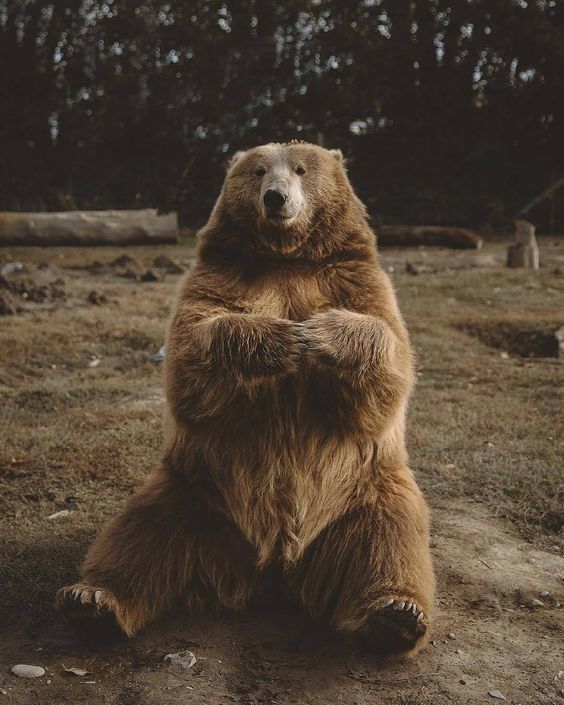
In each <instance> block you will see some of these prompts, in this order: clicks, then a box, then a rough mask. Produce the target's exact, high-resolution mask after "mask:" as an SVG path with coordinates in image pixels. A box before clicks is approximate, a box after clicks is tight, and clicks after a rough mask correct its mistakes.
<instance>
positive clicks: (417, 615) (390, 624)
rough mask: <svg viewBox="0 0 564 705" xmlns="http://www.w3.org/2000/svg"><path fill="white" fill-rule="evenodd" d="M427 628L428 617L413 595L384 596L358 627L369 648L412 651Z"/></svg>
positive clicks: (391, 651)
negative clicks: (403, 596) (406, 596)
mask: <svg viewBox="0 0 564 705" xmlns="http://www.w3.org/2000/svg"><path fill="white" fill-rule="evenodd" d="M379 602H380V601H379ZM426 632H427V617H426V615H425V613H424V611H423V609H422V608H421V607H420V606H419V605H418V604H417V602H415V601H414V600H413V599H412V598H411V599H410V598H389V599H387V600H384V601H383V602H382V603H381V604H380V605H379V606H378V607H375V609H374V610H373V611H371V613H370V614H369V616H368V618H367V620H366V622H365V624H364V625H363V627H362V628H361V629H360V634H361V637H362V639H363V641H364V642H365V644H366V646H367V647H368V648H370V649H371V650H373V651H377V652H380V653H388V654H391V653H404V654H406V653H409V652H412V651H413V650H414V649H416V648H417V647H419V646H420V645H422V643H423V641H424V637H425V634H426Z"/></svg>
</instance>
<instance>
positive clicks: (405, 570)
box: [290, 472, 435, 654]
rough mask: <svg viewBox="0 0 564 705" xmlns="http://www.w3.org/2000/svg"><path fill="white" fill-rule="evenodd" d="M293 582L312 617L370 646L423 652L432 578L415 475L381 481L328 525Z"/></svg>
mask: <svg viewBox="0 0 564 705" xmlns="http://www.w3.org/2000/svg"><path fill="white" fill-rule="evenodd" d="M290 583H291V586H292V588H293V589H294V590H295V591H296V592H297V593H298V594H299V595H300V597H301V600H302V602H303V604H304V606H305V607H306V609H307V610H308V611H309V612H310V613H311V614H312V615H313V617H314V618H316V619H319V620H323V621H326V622H328V623H329V624H331V625H332V626H333V627H334V628H335V629H336V630H338V631H341V632H356V633H358V634H359V635H360V636H361V637H362V639H363V641H364V642H365V643H366V645H367V646H368V647H369V648H371V649H373V650H375V651H379V652H381V653H392V652H395V653H404V654H407V653H412V652H414V651H416V650H418V649H419V648H420V647H421V646H422V645H423V644H424V643H425V641H426V636H427V631H428V627H429V621H430V616H431V611H432V607H433V598H434V588H435V581H434V576H433V567H432V562H431V555H430V551H429V531H428V512H427V507H426V505H425V501H424V500H423V497H422V496H421V494H420V492H419V489H418V488H417V486H416V484H415V482H414V481H413V480H412V478H411V476H410V475H409V474H408V473H407V472H406V473H405V475H402V476H401V477H399V478H396V479H394V480H388V481H383V482H382V484H381V486H380V488H379V489H378V492H377V495H376V498H375V500H374V501H373V502H371V504H370V505H367V504H365V505H363V506H361V507H358V508H356V509H354V510H350V511H349V512H347V513H346V514H345V515H344V516H342V517H341V518H340V519H338V520H337V521H335V522H334V523H333V524H331V525H329V526H328V527H327V528H326V529H325V530H324V531H323V532H322V533H321V534H320V536H319V537H318V538H317V539H315V541H314V542H313V543H312V544H311V545H310V546H309V547H308V548H307V549H306V551H305V553H304V555H303V557H302V558H301V560H300V562H299V563H298V565H297V566H296V568H295V570H294V571H293V572H292V573H291V574H290Z"/></svg>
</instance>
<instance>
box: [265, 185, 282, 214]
mask: <svg viewBox="0 0 564 705" xmlns="http://www.w3.org/2000/svg"><path fill="white" fill-rule="evenodd" d="M287 198H288V197H287V196H285V195H284V194H283V193H281V192H280V191H278V190H277V189H275V188H269V189H267V190H266V192H265V194H264V197H263V200H264V205H265V206H266V207H267V208H268V210H269V211H279V210H280V209H281V208H282V206H283V205H284V204H285V203H286V200H287Z"/></svg>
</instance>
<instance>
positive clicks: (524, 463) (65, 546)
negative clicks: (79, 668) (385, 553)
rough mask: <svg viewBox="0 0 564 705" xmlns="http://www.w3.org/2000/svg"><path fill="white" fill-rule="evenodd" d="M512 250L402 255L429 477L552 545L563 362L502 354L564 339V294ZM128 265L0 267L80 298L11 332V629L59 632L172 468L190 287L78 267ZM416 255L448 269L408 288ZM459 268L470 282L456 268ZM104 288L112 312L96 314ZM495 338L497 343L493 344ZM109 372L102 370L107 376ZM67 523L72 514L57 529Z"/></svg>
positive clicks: (6, 554) (6, 556)
mask: <svg viewBox="0 0 564 705" xmlns="http://www.w3.org/2000/svg"><path fill="white" fill-rule="evenodd" d="M500 247H501V245H495V246H493V245H492V246H491V248H490V249H489V250H487V251H486V252H485V256H487V257H490V260H484V262H486V261H489V262H490V264H489V265H488V266H487V267H485V268H479V267H478V268H472V269H464V268H463V267H464V263H465V262H468V261H470V259H468V258H472V257H473V255H472V254H471V253H468V254H466V253H465V254H464V255H456V256H453V255H451V253H446V254H445V253H437V254H436V255H433V254H432V253H431V254H429V253H425V252H412V253H408V254H407V255H406V253H397V252H395V253H392V252H390V253H385V255H384V258H383V259H384V261H385V263H386V264H387V265H390V266H392V265H393V266H394V268H395V270H396V271H395V272H394V275H393V276H394V278H395V282H396V285H397V288H398V291H399V295H400V300H401V305H402V309H403V311H404V312H405V315H406V318H407V320H408V323H409V326H410V329H411V332H412V336H413V339H414V342H415V346H416V349H417V354H418V364H419V374H418V379H419V384H418V388H417V390H416V393H415V396H414V399H413V403H412V410H411V416H410V431H409V438H410V446H411V448H410V450H411V457H412V464H413V466H414V468H415V470H416V472H417V474H418V478H419V480H420V481H421V483H422V485H423V486H424V487H425V489H426V491H427V494H428V495H429V497H430V499H431V501H433V498H434V497H437V496H439V495H442V496H444V495H452V496H454V495H460V494H464V495H468V496H471V497H474V498H476V499H479V500H482V501H484V502H486V503H487V504H488V506H489V507H491V508H492V510H493V511H494V512H495V513H497V514H499V515H502V516H504V517H507V518H508V519H510V520H511V521H513V522H515V523H516V524H517V526H518V527H519V528H520V529H521V531H522V532H523V534H524V536H526V537H527V538H529V539H531V540H534V541H538V542H541V543H544V544H545V545H548V546H552V545H554V544H555V543H556V536H557V534H558V532H559V530H560V527H561V525H562V507H563V504H564V503H563V501H562V500H563V497H562V470H561V464H560V463H561V458H562V448H561V447H560V448H559V442H561V435H562V434H561V431H562V426H561V424H562V403H561V399H562V396H561V394H562V388H561V387H562V381H563V378H564V374H563V369H564V366H562V365H561V364H560V363H559V362H558V361H557V360H555V359H554V358H534V359H528V358H526V357H520V356H516V355H512V354H510V356H509V357H506V356H502V354H501V353H502V352H505V351H504V350H500V349H499V348H496V347H494V346H492V345H488V344H487V343H493V345H502V347H503V346H504V345H505V341H506V340H507V336H506V337H505V338H504V337H503V336H501V337H500V335H501V334H499V335H498V333H499V331H503V330H505V329H506V328H507V327H509V329H510V331H512V332H513V333H512V335H513V336H514V337H515V331H517V334H516V335H517V337H518V338H519V340H520V341H521V337H520V335H521V334H520V333H519V331H520V330H525V331H528V330H531V329H534V330H535V331H539V330H540V331H546V330H549V329H550V331H552V329H554V328H555V327H557V325H564V313H563V311H562V298H563V294H562V291H563V290H564V282H563V279H562V277H561V276H559V275H557V274H552V273H551V270H550V267H548V268H545V269H543V270H542V271H541V272H540V273H538V274H531V273H527V272H520V271H511V270H505V269H503V268H499V267H495V266H493V265H492V264H491V262H492V261H493V260H495V257H496V256H498V255H499V252H500V251H501V250H500V249H499V248H500ZM496 248H497V249H496ZM562 251H564V247H562V248H561V249H558V248H554V252H556V253H557V254H558V256H560V255H559V253H560V252H562ZM127 252H128V254H130V255H132V256H134V257H136V258H137V259H138V260H139V261H141V262H142V263H143V264H146V265H147V264H149V263H150V262H151V260H152V259H153V258H154V257H155V256H156V255H157V254H161V253H166V254H167V255H168V256H169V257H172V258H174V259H175V260H176V261H180V262H184V263H185V264H186V263H188V262H189V260H190V258H191V256H192V244H191V243H189V244H184V245H181V246H178V247H175V248H171V247H166V248H165V247H163V248H154V249H150V250H149V249H142V248H130V249H128V250H127ZM122 253H123V250H118V249H114V248H109V249H104V250H102V249H89V250H77V249H59V248H54V249H50V250H39V249H30V250H14V251H9V250H4V251H2V252H1V254H0V264H3V263H4V262H5V261H8V260H11V259H18V260H20V261H23V262H25V263H27V264H28V267H29V269H30V272H31V273H33V271H34V267H35V264H34V263H37V262H39V261H42V260H43V261H48V262H49V264H50V269H51V270H52V271H53V276H54V277H55V278H56V277H61V278H62V279H64V281H65V282H66V288H67V290H68V292H69V295H70V296H69V300H68V301H67V302H66V303H65V304H63V305H60V304H57V305H54V306H53V307H52V308H51V309H50V308H49V306H48V305H44V306H43V305H41V306H35V308H33V307H32V308H33V310H32V311H30V312H26V313H23V314H21V315H18V316H6V317H2V318H1V319H0V399H1V401H2V404H1V407H0V425H1V428H2V435H1V441H0V546H1V547H0V552H1V555H2V559H3V567H2V572H3V577H4V580H3V589H2V594H1V597H0V620H2V619H8V620H10V621H13V620H16V619H19V620H20V621H21V619H22V617H23V615H25V616H26V619H27V621H28V622H29V623H30V625H31V626H33V624H34V622H36V621H37V622H39V621H42V620H45V619H47V618H49V609H48V608H47V605H48V604H49V603H50V600H51V596H52V593H53V591H54V589H55V588H56V587H57V586H58V585H60V584H62V583H63V582H64V581H65V580H67V579H68V578H70V577H72V576H74V574H75V572H76V567H77V564H78V562H79V560H80V558H81V556H82V555H83V553H84V550H85V546H86V545H87V543H88V542H89V541H90V540H91V538H92V536H93V535H94V533H95V532H96V531H97V529H98V527H99V526H100V525H101V524H102V523H103V522H104V521H105V520H106V518H107V517H108V516H110V515H112V514H114V513H115V512H116V511H117V510H118V508H119V507H120V506H121V505H122V504H123V501H124V499H125V497H126V496H127V495H128V494H129V493H130V492H132V491H133V489H134V487H136V486H137V485H138V483H139V482H140V481H141V480H142V478H143V477H144V476H145V475H146V474H147V473H148V471H149V470H150V468H151V467H152V466H153V465H154V463H156V462H158V458H159V452H160V444H161V432H160V423H161V413H162V392H161V371H160V368H159V367H158V366H156V365H155V364H154V363H152V362H151V359H150V358H151V355H152V354H153V353H154V352H155V351H156V350H157V349H158V348H159V346H160V345H161V344H162V341H163V336H164V332H165V328H166V321H167V316H168V313H169V310H170V307H171V304H172V302H173V300H174V295H175V289H176V286H177V282H178V277H177V276H172V275H167V276H166V277H164V279H163V280H162V281H159V282H156V283H137V282H135V281H133V280H128V279H124V278H119V277H116V276H115V275H114V274H112V272H111V271H110V270H104V271H103V273H101V274H94V273H92V272H90V271H89V270H87V269H86V270H85V269H82V270H76V269H68V268H69V267H71V266H77V265H81V266H83V265H85V264H88V263H91V262H93V261H94V260H98V261H100V262H102V263H108V262H110V261H111V260H113V259H114V258H115V257H117V255H119V254H122ZM406 256H409V257H410V259H411V260H412V261H414V260H417V259H418V258H419V259H422V258H424V259H425V261H426V262H429V261H432V262H434V263H435V264H436V266H437V269H438V270H439V271H438V272H437V273H430V274H421V275H419V276H416V277H415V276H411V275H408V274H405V273H404V272H403V264H404V260H405V257H406ZM464 257H466V258H467V259H466V260H465V259H464ZM492 257H493V260H492V259H491V258H492ZM453 262H456V266H457V267H458V266H460V267H462V268H461V269H458V270H456V271H455V270H453V271H446V267H447V266H450V264H452V263H453ZM402 263H403V264H402ZM449 263H450V264H449ZM398 270H399V271H398ZM92 289H96V290H97V291H98V292H100V293H102V294H104V295H105V296H106V297H107V299H108V303H106V304H103V305H99V306H97V305H93V304H90V303H87V300H86V299H87V296H88V293H89V292H90V291H91V290H92ZM488 330H490V331H493V332H494V333H495V336H494V337H493V338H492V337H490V338H487V337H484V334H483V331H488ZM496 336H497V337H496ZM519 344H520V345H521V342H520V343H519ZM523 345H525V347H527V346H526V343H523ZM515 349H516V348H515ZM519 351H520V352H527V350H523V349H520V350H517V352H519ZM535 351H537V352H538V348H534V349H533V352H535ZM535 354H536V353H535ZM94 358H96V359H99V360H100V362H99V364H98V365H97V366H96V367H89V363H90V362H91V360H92V359H94ZM559 424H560V426H559ZM62 509H69V510H71V511H72V514H71V515H70V516H69V517H66V518H61V519H54V520H50V519H48V517H49V515H51V514H52V513H54V512H56V511H59V510H62Z"/></svg>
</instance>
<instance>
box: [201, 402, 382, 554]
mask: <svg viewBox="0 0 564 705" xmlns="http://www.w3.org/2000/svg"><path fill="white" fill-rule="evenodd" d="M271 420H272V421H273V423H272V424H270V425H269V424H268V423H267V422H266V420H265V419H264V418H263V420H262V423H261V426H260V427H256V428H255V430H254V431H253V430H252V429H249V432H248V433H247V435H246V436H241V437H240V439H239V442H238V444H236V445H234V444H233V442H232V441H230V442H229V443H227V444H225V443H223V442H222V438H221V437H218V438H217V439H216V441H215V442H213V443H209V442H208V443H207V444H206V451H204V456H205V459H206V464H207V466H208V469H209V472H210V474H211V476H212V479H213V481H214V484H215V485H216V486H217V487H218V489H219V490H220V492H221V495H222V497H223V500H224V506H225V510H226V513H227V514H228V515H229V517H230V518H231V519H232V521H233V522H234V523H235V524H236V525H237V526H238V527H239V528H240V530H241V531H242V533H243V534H244V535H245V536H246V538H247V539H248V540H249V541H250V542H251V543H252V544H253V545H254V546H255V547H256V549H257V552H258V554H259V563H260V564H261V565H265V564H267V563H268V562H270V561H271V560H282V561H283V562H284V563H285V564H287V565H288V564H291V563H293V562H295V561H296V560H298V559H299V557H300V556H301V554H302V553H303V551H304V550H305V548H307V546H308V545H309V544H310V543H311V542H312V541H313V540H314V539H315V538H316V537H317V536H318V535H319V534H320V533H321V531H322V530H323V529H324V528H325V527H326V526H327V525H328V524H330V523H331V522H332V521H334V520H335V519H336V518H338V517H339V516H341V515H342V514H343V512H345V511H346V509H347V507H348V506H349V505H350V503H351V500H352V498H353V496H354V495H355V494H356V491H357V489H358V487H359V483H360V481H361V478H362V477H363V476H364V477H366V476H368V475H370V474H371V473H370V470H369V468H370V467H371V466H372V464H373V460H374V455H375V444H374V443H373V442H367V441H366V440H363V441H361V440H359V439H358V438H344V439H343V438H342V437H341V438H338V437H337V436H335V435H332V434H329V435H327V434H325V433H323V432H322V431H321V429H318V430H313V429H312V428H309V429H308V431H307V432H305V430H304V429H303V427H302V426H301V424H300V419H299V418H288V416H286V418H284V419H283V420H282V421H281V420H280V418H278V419H274V420H273V419H271ZM258 428H260V431H258V430H257V429H258ZM227 448H228V449H229V450H228V452H227V451H226V449H227Z"/></svg>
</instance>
